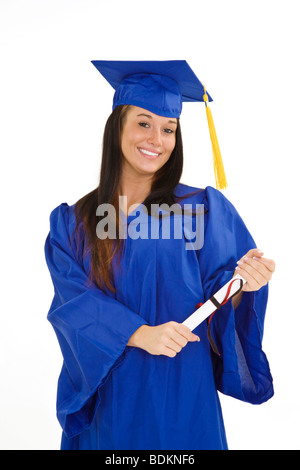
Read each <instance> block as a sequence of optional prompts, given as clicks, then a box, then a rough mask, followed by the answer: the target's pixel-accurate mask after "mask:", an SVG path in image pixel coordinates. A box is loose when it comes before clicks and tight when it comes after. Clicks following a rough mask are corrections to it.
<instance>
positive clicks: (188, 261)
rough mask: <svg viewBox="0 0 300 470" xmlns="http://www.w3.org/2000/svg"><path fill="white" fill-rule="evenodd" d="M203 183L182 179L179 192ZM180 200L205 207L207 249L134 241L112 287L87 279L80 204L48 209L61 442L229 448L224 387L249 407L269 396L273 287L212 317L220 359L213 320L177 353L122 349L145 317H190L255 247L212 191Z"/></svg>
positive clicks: (68, 445) (180, 241)
mask: <svg viewBox="0 0 300 470" xmlns="http://www.w3.org/2000/svg"><path fill="white" fill-rule="evenodd" d="M196 190H197V188H192V187H190V186H186V185H183V184H181V183H180V184H179V185H178V186H177V188H176V191H175V193H176V194H177V195H179V196H180V195H184V194H190V193H193V191H196ZM181 203H182V204H188V203H189V204H193V207H195V205H196V204H204V207H205V216H204V245H203V247H202V248H201V249H194V250H187V249H186V242H187V235H186V233H185V237H184V236H182V237H181V238H176V237H175V236H173V238H172V233H171V239H169V240H167V239H163V238H162V237H159V238H152V239H151V238H136V239H134V238H133V237H132V238H130V237H127V239H126V240H125V250H124V256H123V258H122V260H121V269H118V268H117V266H115V270H114V281H115V286H116V294H111V293H105V292H104V291H102V290H100V289H99V288H97V287H96V286H89V285H88V282H87V281H88V274H89V269H90V260H89V257H88V256H87V257H85V258H84V259H83V260H82V259H81V258H80V253H82V249H83V243H81V244H80V245H79V246H78V241H77V240H76V238H75V239H73V238H72V235H73V232H74V228H75V223H76V221H75V215H74V206H68V205H67V204H66V203H63V204H61V205H60V206H58V207H57V208H56V209H54V211H53V212H52V213H51V216H50V233H49V235H48V237H47V240H46V245H45V254H46V261H47V264H48V267H49V270H50V273H51V277H52V281H53V284H54V290H55V295H54V299H53V302H52V305H51V307H50V311H49V313H48V319H49V321H50V322H51V324H52V325H53V327H54V330H55V333H56V335H57V338H58V341H59V344H60V348H61V351H62V355H63V365H62V370H61V374H60V377H59V381H58V393H57V416H58V420H59V422H60V424H61V427H62V429H63V434H62V444H61V448H62V449H81V450H83V449H110V450H112V449H113V450H122V449H126V450H131V449H135V450H139V449H150V450H152V449H156V450H159V449H168V450H170V449H173V450H176V449H177V450H197V449H206V450H209V449H227V442H226V434H225V429H224V423H223V418H222V411H221V407H220V402H219V397H218V390H219V391H220V392H222V393H224V394H227V395H230V396H233V397H235V398H237V399H240V400H243V401H247V402H250V403H253V404H259V403H263V402H265V401H266V400H268V399H269V398H271V397H272V395H273V386H272V377H271V374H270V369H269V365H268V361H267V358H266V356H265V354H264V352H263V351H262V337H263V325H264V316H265V311H266V303H267V292H268V287H267V286H266V287H263V288H261V289H260V290H259V291H257V292H251V293H245V292H244V293H243V298H242V302H241V304H240V305H239V307H238V308H237V310H236V311H234V309H233V307H232V303H231V301H229V302H227V304H226V305H224V306H223V307H222V308H221V309H220V310H218V311H217V313H216V314H215V315H214V317H213V320H212V322H211V334H212V338H213V340H214V342H215V344H216V346H217V348H218V350H219V353H220V356H219V355H217V354H215V353H214V352H212V349H211V346H210V343H209V340H208V335H207V323H206V322H203V323H202V324H201V325H199V326H198V327H197V328H196V329H195V330H194V332H195V333H196V334H197V335H199V336H200V338H201V341H200V342H193V343H188V344H187V346H186V347H185V348H183V349H182V351H181V352H180V353H178V354H177V355H176V357H175V358H169V357H166V356H155V355H151V354H149V353H147V352H146V351H144V350H142V349H139V348H134V347H129V346H127V343H128V340H129V338H130V336H131V335H132V334H133V333H134V331H135V330H136V329H137V328H139V327H140V326H141V325H143V324H148V325H151V326H154V325H159V324H162V323H165V322H168V321H170V320H174V321H176V322H183V321H184V320H185V319H186V318H187V317H188V316H189V315H190V314H191V313H193V312H194V311H195V306H196V304H198V303H199V302H204V301H205V300H207V299H208V298H209V297H210V296H211V295H213V294H214V293H215V292H216V291H217V290H218V289H219V288H220V287H221V286H222V285H224V284H225V283H226V282H228V281H229V280H230V279H231V277H232V275H233V272H234V270H235V267H236V262H237V260H239V259H240V258H241V257H242V256H243V255H244V254H245V253H246V252H247V251H248V250H249V249H251V248H254V247H255V244H254V241H253V239H252V237H251V235H250V233H249V232H248V230H247V228H246V226H245V224H244V222H243V221H242V219H241V217H240V216H239V214H238V213H237V211H236V210H235V208H234V207H233V205H232V204H231V203H230V202H229V201H228V200H227V199H226V198H225V197H224V196H223V195H222V193H220V192H219V191H217V190H215V189H214V188H212V187H207V188H206V189H205V190H202V191H201V190H198V192H197V193H196V194H193V195H191V196H189V197H188V198H187V199H184V200H183V201H182V202H181ZM137 214H138V213H136V214H135V216H132V215H131V216H129V218H128V220H127V222H128V226H129V225H130V222H131V221H132V222H133V223H134V217H136V216H137ZM171 218H172V217H171ZM150 219H151V217H150V215H149V217H146V219H144V222H145V220H146V221H150ZM136 220H137V219H136ZM142 224H143V222H142V223H141V224H140V227H139V228H140V230H141V232H142ZM173 235H174V234H173ZM78 253H79V254H78Z"/></svg>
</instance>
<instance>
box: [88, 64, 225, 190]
mask: <svg viewBox="0 0 300 470" xmlns="http://www.w3.org/2000/svg"><path fill="white" fill-rule="evenodd" d="M92 64H93V65H94V66H95V67H96V68H97V70H98V71H99V72H100V73H101V75H102V76H103V77H104V78H105V79H106V80H107V81H108V82H109V83H110V85H111V86H112V87H113V88H114V89H115V94H114V98H113V109H115V107H116V106H119V105H133V106H138V107H140V108H144V109H147V110H148V111H151V112H152V113H154V114H158V115H159V116H164V117H173V118H179V117H180V114H181V111H182V103H183V102H199V101H203V102H205V109H206V114H207V120H208V126H209V132H210V137H211V141H212V147H213V157H214V158H213V160H214V172H215V178H216V187H217V188H218V189H224V188H226V187H227V181H226V176H225V172H224V167H223V162H222V157H221V152H220V148H219V143H218V139H217V134H216V130H215V126H214V122H213V119H212V114H211V110H210V108H209V106H208V102H209V101H212V98H211V96H210V95H209V94H208V93H207V92H206V89H205V86H204V85H203V84H202V83H201V82H200V80H199V79H198V77H197V76H196V75H195V73H194V72H193V70H192V69H191V68H190V66H189V65H188V63H187V62H186V61H185V60H169V61H107V60H93V61H92Z"/></svg>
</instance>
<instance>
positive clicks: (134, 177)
mask: <svg viewBox="0 0 300 470" xmlns="http://www.w3.org/2000/svg"><path fill="white" fill-rule="evenodd" d="M176 129H177V121H174V120H170V119H168V118H165V117H162V116H158V115H156V114H154V113H150V112H147V113H146V110H143V109H142V108H138V107H136V106H130V109H129V110H128V109H127V111H126V115H125V119H124V124H123V130H122V134H121V149H122V154H123V157H124V159H123V163H122V177H121V187H122V190H123V191H124V193H125V194H127V197H128V194H129V203H130V202H131V201H132V199H133V198H135V199H136V196H137V194H136V188H137V187H138V186H139V187H141V186H140V178H141V177H143V176H145V177H146V180H147V181H148V185H146V186H145V187H144V188H143V192H144V194H141V195H140V199H141V200H140V201H139V202H143V200H144V199H145V197H146V196H147V195H148V194H149V193H150V192H151V191H150V189H151V180H152V179H153V177H154V175H155V173H156V172H157V171H158V170H160V168H162V166H163V165H164V164H165V163H167V161H168V160H169V158H170V156H171V154H172V152H173V150H174V147H175V143H176V137H175V133H176ZM149 177H150V178H149ZM125 185H126V186H125ZM134 202H137V201H134Z"/></svg>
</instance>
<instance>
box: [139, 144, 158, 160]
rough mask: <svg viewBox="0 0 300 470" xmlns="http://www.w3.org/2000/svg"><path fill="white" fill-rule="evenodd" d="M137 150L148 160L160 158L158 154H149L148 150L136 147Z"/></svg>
mask: <svg viewBox="0 0 300 470" xmlns="http://www.w3.org/2000/svg"><path fill="white" fill-rule="evenodd" d="M138 150H139V151H140V153H141V154H142V155H143V156H144V157H146V158H149V160H155V159H156V158H158V157H159V156H160V152H153V151H152V152H151V151H150V150H147V149H145V148H140V147H138Z"/></svg>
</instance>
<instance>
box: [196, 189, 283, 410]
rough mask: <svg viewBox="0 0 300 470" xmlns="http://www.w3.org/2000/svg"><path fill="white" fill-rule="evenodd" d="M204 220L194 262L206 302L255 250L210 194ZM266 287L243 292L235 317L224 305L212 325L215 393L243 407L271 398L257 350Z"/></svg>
mask: <svg viewBox="0 0 300 470" xmlns="http://www.w3.org/2000/svg"><path fill="white" fill-rule="evenodd" d="M206 198H207V201H206V203H207V207H208V211H207V217H206V220H205V235H204V245H203V248H202V249H201V250H200V252H199V262H200V267H201V275H202V280H203V287H204V292H205V300H207V299H208V298H210V297H211V296H212V295H213V294H215V293H216V292H217V291H218V290H219V289H220V288H221V287H222V286H223V285H224V284H226V283H227V282H228V281H229V280H230V279H231V278H232V276H233V272H234V270H235V268H236V262H237V261H238V260H239V259H240V258H241V257H242V256H243V255H245V254H246V253H247V251H249V250H250V249H252V248H255V247H256V245H255V243H254V241H253V238H252V236H251V235H250V233H249V231H248V229H247V228H246V226H245V224H244V222H243V220H242V219H241V217H240V216H239V214H238V213H237V211H236V209H235V208H234V207H233V205H232V204H231V203H230V202H229V201H228V200H227V199H226V198H225V197H224V196H223V195H222V193H220V192H219V191H217V190H215V189H214V188H211V187H208V188H207V190H206ZM267 297H268V285H267V286H265V287H262V288H261V289H260V290H258V291H256V292H243V297H242V302H241V304H240V305H239V307H238V308H237V309H236V311H235V310H234V309H233V307H232V302H231V301H229V302H227V304H225V305H224V306H223V307H221V309H220V310H218V311H217V312H216V313H215V314H214V316H213V318H212V321H211V324H210V328H211V334H212V339H213V342H214V343H215V345H216V346H217V349H218V351H219V355H218V354H216V353H214V352H212V360H213V365H214V374H215V382H216V386H217V388H218V390H219V391H220V392H222V393H224V394H226V395H230V396H233V397H235V398H237V399H240V400H242V401H246V402H249V403H253V404H260V403H263V402H265V401H267V400H268V399H269V398H271V397H272V396H273V394H274V391H273V380H272V376H271V373H270V368H269V364H268V360H267V358H266V355H265V353H264V352H263V350H262V339H263V329H264V320H265V312H266V305H267Z"/></svg>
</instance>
